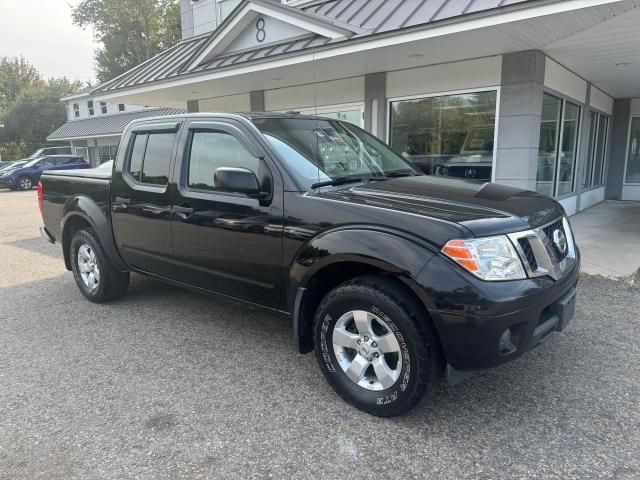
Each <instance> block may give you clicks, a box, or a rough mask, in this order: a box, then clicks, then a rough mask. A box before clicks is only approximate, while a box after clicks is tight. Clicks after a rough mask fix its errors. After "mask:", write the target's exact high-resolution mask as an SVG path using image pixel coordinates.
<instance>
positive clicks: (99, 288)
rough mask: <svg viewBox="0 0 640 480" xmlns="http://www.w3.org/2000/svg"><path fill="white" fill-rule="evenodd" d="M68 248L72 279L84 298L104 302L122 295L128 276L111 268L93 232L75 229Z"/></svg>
mask: <svg viewBox="0 0 640 480" xmlns="http://www.w3.org/2000/svg"><path fill="white" fill-rule="evenodd" d="M69 248H70V252H69V253H70V255H71V268H72V270H73V277H74V279H75V281H76V284H77V285H78V288H79V289H80V292H81V293H82V294H83V295H84V296H85V297H87V299H89V300H90V301H92V302H94V303H104V302H109V301H111V300H116V299H117V298H120V297H122V296H124V294H125V293H126V292H127V289H128V288H129V273H128V272H120V271H118V270H116V269H115V268H114V267H113V265H112V264H111V262H110V261H109V258H108V257H107V255H106V254H105V252H104V249H103V248H102V245H101V244H100V241H99V240H98V239H97V238H96V235H95V232H94V231H93V230H92V229H90V228H88V229H86V230H78V231H77V232H76V233H75V235H74V236H73V238H72V239H71V245H70V247H69Z"/></svg>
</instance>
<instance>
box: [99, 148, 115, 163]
mask: <svg viewBox="0 0 640 480" xmlns="http://www.w3.org/2000/svg"><path fill="white" fill-rule="evenodd" d="M117 153H118V146H117V145H115V146H113V145H109V146H103V147H100V148H99V150H98V154H99V155H100V164H103V163H104V162H108V161H109V160H115V159H116V155H117Z"/></svg>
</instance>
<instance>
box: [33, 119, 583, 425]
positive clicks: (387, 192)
mask: <svg viewBox="0 0 640 480" xmlns="http://www.w3.org/2000/svg"><path fill="white" fill-rule="evenodd" d="M38 199H39V203H40V208H41V211H42V217H43V220H44V227H42V228H41V233H42V235H43V237H44V238H45V239H47V240H48V241H50V242H58V243H59V244H61V246H62V251H63V254H64V261H65V264H66V267H67V269H68V270H70V271H72V272H73V276H74V279H75V282H76V283H77V285H78V287H79V289H80V292H81V293H82V294H83V295H84V296H85V297H86V298H87V299H89V300H90V301H92V302H107V301H110V300H115V299H118V298H120V297H122V296H123V295H124V294H125V293H126V291H127V288H128V284H129V274H130V272H139V273H142V274H145V275H150V276H152V277H155V278H157V279H161V280H163V281H166V282H170V283H172V284H175V285H179V286H183V287H186V288H190V289H193V290H196V291H199V292H203V293H210V294H215V295H219V296H222V297H226V298H228V299H232V300H235V301H239V302H241V303H246V304H249V305H253V306H257V307H260V308H264V309H268V310H271V311H275V312H279V313H281V314H283V315H286V316H288V318H289V319H290V321H291V324H292V331H293V336H294V339H295V345H296V348H297V349H298V350H299V351H300V352H301V353H307V352H312V351H314V352H315V355H316V358H317V361H318V364H319V367H320V369H321V370H322V372H323V373H324V375H325V377H326V379H327V380H328V382H329V383H330V385H331V386H332V387H333V388H334V389H335V391H336V392H337V393H338V394H339V395H340V396H342V398H344V399H345V400H346V401H347V402H349V403H351V404H353V405H354V406H356V407H357V408H360V409H362V410H364V411H367V412H370V413H372V414H375V415H380V416H394V415H400V414H402V413H404V412H406V411H408V410H409V409H411V408H412V407H413V406H414V405H415V404H416V403H417V402H418V401H419V400H420V399H421V398H422V397H423V396H424V395H425V393H426V392H428V391H429V390H430V389H432V388H433V386H434V383H435V382H436V381H437V380H438V378H440V377H441V376H442V375H443V374H446V376H447V378H448V380H449V381H450V382H452V383H455V382H458V381H460V380H462V379H463V378H464V377H465V376H466V375H468V373H469V372H472V371H474V370H479V369H485V368H490V367H495V366H497V365H501V364H503V363H506V362H509V361H512V360H514V359H515V358H518V357H519V356H520V355H522V354H524V353H525V352H527V351H528V350H530V349H532V348H533V347H535V346H537V345H538V344H539V343H540V342H541V341H542V340H543V339H544V338H546V337H547V336H548V335H549V334H551V333H552V332H556V331H561V330H563V329H565V327H566V326H567V324H568V323H569V321H570V320H571V318H572V317H573V313H574V308H575V298H576V285H577V282H578V276H579V270H580V265H579V263H580V258H579V251H578V248H577V246H576V245H575V242H574V238H573V235H572V232H571V227H570V224H569V220H568V219H567V216H566V215H565V212H564V211H563V209H562V207H561V206H560V205H559V204H558V203H557V202H555V201H554V200H552V199H550V198H548V197H544V196H541V195H539V194H536V193H533V192H529V191H524V190H519V189H514V188H510V187H506V186H501V185H497V184H492V183H487V182H473V181H468V180H455V179H450V178H444V177H437V176H428V175H424V174H423V173H422V172H420V171H419V170H418V169H417V168H416V167H415V166H413V165H412V164H411V163H410V162H408V161H407V160H405V159H403V158H402V156H401V155H399V154H397V153H396V152H394V151H393V150H391V149H390V148H389V147H388V146H387V145H386V144H384V143H383V142H382V141H380V140H378V139H377V138H375V137H373V136H372V135H370V134H368V133H367V132H365V131H364V130H362V129H360V128H358V127H356V126H354V125H351V124H348V123H344V122H340V121H336V120H332V119H325V118H316V117H305V116H300V115H293V114H266V113H263V114H259V113H255V114H202V113H201V114H189V115H182V116H171V117H162V118H155V119H144V120H138V121H135V122H133V123H131V124H130V125H129V126H128V127H127V129H126V130H125V132H124V134H123V137H122V140H121V148H120V149H119V152H118V155H117V158H116V160H115V162H114V164H113V169H112V171H109V170H107V169H90V170H78V171H48V172H45V173H44V174H43V176H42V179H41V183H40V185H39V193H38ZM264 328H269V327H268V325H264ZM557 348H561V345H560V344H558V347H557ZM514 381H517V380H514Z"/></svg>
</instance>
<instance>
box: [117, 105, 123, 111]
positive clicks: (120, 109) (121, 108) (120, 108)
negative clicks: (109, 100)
mask: <svg viewBox="0 0 640 480" xmlns="http://www.w3.org/2000/svg"><path fill="white" fill-rule="evenodd" d="M118 111H119V112H124V103H119V104H118Z"/></svg>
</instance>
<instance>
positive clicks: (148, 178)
mask: <svg viewBox="0 0 640 480" xmlns="http://www.w3.org/2000/svg"><path fill="white" fill-rule="evenodd" d="M175 137H176V134H175V133H151V134H149V140H148V141H147V150H146V151H145V154H144V162H143V163H142V174H141V175H140V181H141V182H142V183H147V184H151V185H166V184H167V183H168V181H169V166H170V164H171V154H172V153H173V141H174V139H175Z"/></svg>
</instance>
